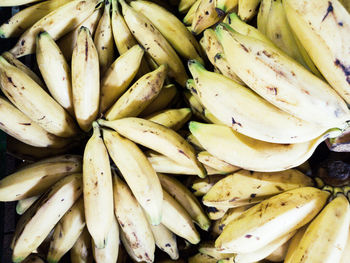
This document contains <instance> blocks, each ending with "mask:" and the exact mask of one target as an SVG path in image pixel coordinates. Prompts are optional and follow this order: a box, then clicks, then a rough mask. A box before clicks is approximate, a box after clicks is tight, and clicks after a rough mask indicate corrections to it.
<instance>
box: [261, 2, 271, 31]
mask: <svg viewBox="0 0 350 263" xmlns="http://www.w3.org/2000/svg"><path fill="white" fill-rule="evenodd" d="M271 3H272V1H271V0H261V3H260V7H259V12H258V15H257V28H258V29H259V31H260V32H261V33H263V34H266V26H267V21H268V19H269V13H270V10H271Z"/></svg>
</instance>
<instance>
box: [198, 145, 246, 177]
mask: <svg viewBox="0 0 350 263" xmlns="http://www.w3.org/2000/svg"><path fill="white" fill-rule="evenodd" d="M197 158H198V161H200V162H201V163H202V164H204V165H206V166H209V167H211V168H213V169H215V170H216V171H219V172H220V173H222V174H225V173H233V172H236V171H237V170H240V169H241V168H240V167H237V166H234V165H231V164H229V163H227V162H224V161H222V160H220V159H218V158H216V157H214V156H213V155H211V154H210V153H208V152H207V151H201V152H200V153H198V154H197Z"/></svg>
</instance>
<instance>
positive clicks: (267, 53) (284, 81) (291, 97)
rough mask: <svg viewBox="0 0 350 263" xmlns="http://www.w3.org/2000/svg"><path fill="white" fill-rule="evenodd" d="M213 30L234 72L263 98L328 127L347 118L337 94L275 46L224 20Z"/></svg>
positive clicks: (347, 114)
mask: <svg viewBox="0 0 350 263" xmlns="http://www.w3.org/2000/svg"><path fill="white" fill-rule="evenodd" d="M216 34H217V36H218V38H219V41H220V43H221V44H222V46H223V48H224V52H225V55H226V58H227V61H228V62H229V64H230V66H231V67H232V68H233V70H234V71H235V73H236V74H237V75H238V76H239V77H240V78H241V79H242V80H243V81H244V82H245V83H246V84H247V85H248V86H249V87H250V88H252V89H253V90H254V91H255V92H257V93H258V94H259V95H261V96H262V97H263V98H264V99H266V100H268V101H269V102H271V103H272V104H274V105H275V106H277V107H279V108H280V109H282V110H284V111H287V112H289V113H290V114H292V115H294V116H296V117H298V118H300V119H303V120H306V121H309V122H311V123H316V124H319V125H322V126H326V127H329V128H333V127H338V126H340V125H343V123H344V122H345V121H347V120H348V119H349V109H348V108H347V107H346V104H345V103H344V101H343V100H342V99H341V97H340V96H339V95H338V94H337V93H336V92H335V91H334V90H333V89H332V88H331V87H330V86H329V85H328V84H327V83H325V82H323V81H322V80H320V79H319V78H317V77H316V76H315V75H313V74H312V73H311V72H309V71H308V70H306V69H305V68H304V67H302V66H301V65H299V64H298V63H297V62H295V61H294V60H292V59H291V58H290V57H288V56H287V55H285V54H284V53H282V52H281V51H280V50H279V49H277V48H275V47H273V46H271V45H269V44H267V43H265V42H262V41H260V40H258V39H254V38H251V37H249V36H244V35H241V34H239V33H237V32H235V31H233V30H231V29H230V28H229V27H227V26H225V24H220V25H219V26H218V27H217V28H216ZM237 58H239V59H240V60H239V61H240V63H237V62H236V61H237ZM252 69H254V70H252ZM276 76H277V77H276Z"/></svg>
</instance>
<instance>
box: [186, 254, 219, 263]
mask: <svg viewBox="0 0 350 263" xmlns="http://www.w3.org/2000/svg"><path fill="white" fill-rule="evenodd" d="M217 262H218V260H217V259H216V258H213V257H210V256H208V255H206V254H202V253H197V254H196V255H194V256H192V257H190V258H189V259H188V263H217Z"/></svg>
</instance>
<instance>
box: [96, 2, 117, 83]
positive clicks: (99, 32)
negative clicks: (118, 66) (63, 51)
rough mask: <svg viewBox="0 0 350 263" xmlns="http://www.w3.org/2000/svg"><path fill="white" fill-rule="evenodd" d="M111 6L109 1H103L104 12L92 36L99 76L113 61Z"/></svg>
mask: <svg viewBox="0 0 350 263" xmlns="http://www.w3.org/2000/svg"><path fill="white" fill-rule="evenodd" d="M111 6H112V3H111V2H110V1H105V5H104V12H103V15H102V17H101V18H100V20H99V22H98V25H97V28H96V32H95V36H94V43H95V46H96V50H97V53H98V58H99V61H100V72H101V76H103V75H104V73H105V72H106V70H107V69H108V68H109V67H110V65H111V64H112V62H113V60H114V38H113V33H112V25H111V16H110V13H111Z"/></svg>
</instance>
